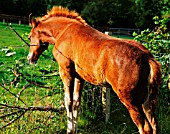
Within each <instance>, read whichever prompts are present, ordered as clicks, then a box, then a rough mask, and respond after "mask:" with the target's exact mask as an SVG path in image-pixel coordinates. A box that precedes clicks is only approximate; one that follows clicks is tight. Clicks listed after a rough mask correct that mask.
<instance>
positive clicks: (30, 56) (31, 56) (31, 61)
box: [27, 53, 37, 64]
mask: <svg viewBox="0 0 170 134" xmlns="http://www.w3.org/2000/svg"><path fill="white" fill-rule="evenodd" d="M27 59H28V63H29V64H36V63H37V60H34V59H33V53H29V54H28V56H27Z"/></svg>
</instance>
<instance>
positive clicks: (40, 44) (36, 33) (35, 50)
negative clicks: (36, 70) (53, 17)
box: [27, 19, 49, 64]
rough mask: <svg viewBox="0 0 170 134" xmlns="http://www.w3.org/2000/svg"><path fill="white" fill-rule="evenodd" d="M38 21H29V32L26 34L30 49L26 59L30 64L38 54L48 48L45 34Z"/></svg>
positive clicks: (34, 61)
mask: <svg viewBox="0 0 170 134" xmlns="http://www.w3.org/2000/svg"><path fill="white" fill-rule="evenodd" d="M39 23H40V22H39V21H37V20H36V19H33V20H31V21H30V24H31V26H32V29H31V32H30V34H29V36H28V39H29V40H30V50H29V54H28V56H27V59H28V61H29V63H30V64H35V63H36V62H37V60H38V58H39V56H40V55H41V54H42V53H43V52H44V51H45V50H46V49H47V48H48V44H49V42H47V41H46V36H47V35H46V34H45V33H44V32H43V31H42V29H41V27H40V24H39Z"/></svg>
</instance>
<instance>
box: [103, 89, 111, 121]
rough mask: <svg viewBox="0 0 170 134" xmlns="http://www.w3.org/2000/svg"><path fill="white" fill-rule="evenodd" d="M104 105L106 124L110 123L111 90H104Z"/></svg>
mask: <svg viewBox="0 0 170 134" xmlns="http://www.w3.org/2000/svg"><path fill="white" fill-rule="evenodd" d="M102 105H103V112H104V113H105V123H108V121H109V118H110V88H106V87H103V88H102Z"/></svg>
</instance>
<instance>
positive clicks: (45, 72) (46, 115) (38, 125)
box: [0, 23, 170, 134]
mask: <svg viewBox="0 0 170 134" xmlns="http://www.w3.org/2000/svg"><path fill="white" fill-rule="evenodd" d="M12 26H13V27H14V28H15V29H16V31H17V32H18V33H20V35H22V36H23V37H24V38H25V39H26V37H27V34H28V33H29V31H30V29H31V28H30V27H29V26H24V25H21V26H19V25H16V24H12ZM52 48H53V46H49V49H48V50H47V51H45V52H44V55H43V56H41V57H40V59H39V61H38V63H37V64H36V65H35V66H33V65H29V64H28V63H27V58H26V57H27V55H28V52H29V48H28V47H27V46H26V45H25V44H24V43H23V42H22V41H21V40H20V38H19V37H18V36H16V34H15V33H14V32H13V31H12V30H11V29H10V28H9V27H8V26H7V25H6V24H2V23H0V128H1V130H0V133H2V134H18V133H20V134H28V133H36V134H40V133H41V134H47V133H48V134H54V133H57V134H64V133H66V112H65V110H64V111H62V112H54V111H52V110H47V111H41V110H33V109H29V108H30V107H38V108H42V109H43V108H48V107H50V108H52V109H53V110H55V109H57V108H58V107H61V106H63V103H64V97H63V88H62V87H63V84H62V82H61V79H60V77H59V74H58V66H57V63H56V62H54V61H53V56H52V53H51V51H52ZM161 89H162V88H161ZM100 92H101V90H100V88H99V87H95V86H93V85H90V84H88V83H86V84H85V88H84V91H83V98H82V106H81V108H80V114H79V121H78V122H79V126H78V134H89V133H90V134H137V133H138V130H137V128H136V126H135V125H134V124H133V122H132V121H131V119H130V117H129V114H128V112H127V110H126V108H125V107H124V106H123V105H122V104H121V103H120V102H119V100H118V98H117V96H116V95H115V94H114V93H113V92H111V118H110V120H109V123H108V124H105V121H104V114H103V113H102V106H101V102H100V98H101V94H100ZM2 104H4V105H2ZM22 108H23V109H22ZM24 108H25V109H27V110H25V109H24ZM20 116H21V117H20ZM157 117H158V121H159V129H160V132H159V133H160V134H168V133H169V132H170V92H169V91H168V89H167V90H166V91H161V90H160V97H159V105H158V108H157ZM5 125H8V126H7V127H5Z"/></svg>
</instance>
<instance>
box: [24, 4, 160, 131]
mask: <svg viewBox="0 0 170 134" xmlns="http://www.w3.org/2000/svg"><path fill="white" fill-rule="evenodd" d="M30 25H31V26H32V29H31V31H30V34H29V36H28V38H29V39H30V50H29V54H28V56H27V59H28V61H29V63H30V64H35V63H36V62H37V61H38V58H39V56H40V55H41V54H42V53H43V52H44V51H45V50H46V49H47V48H48V45H49V44H53V45H54V48H53V51H52V53H53V56H54V59H55V60H56V62H57V63H58V66H59V74H60V77H61V79H62V82H63V84H64V101H65V108H66V111H67V134H75V133H77V124H78V123H77V116H78V108H79V106H80V103H81V94H82V90H83V85H84V81H87V82H89V83H91V84H94V85H101V86H109V87H112V89H113V91H114V92H115V93H116V94H117V96H118V98H119V99H120V101H121V102H122V103H123V104H124V105H125V107H126V108H127V110H128V111H129V114H130V117H131V119H132V121H133V122H134V123H135V125H136V126H137V128H138V130H139V133H140V134H157V133H158V125H157V120H156V117H155V109H156V106H157V99H158V88H159V86H160V84H161V71H160V69H161V65H160V63H159V62H157V61H156V60H155V59H154V57H153V55H152V54H151V53H150V51H149V50H148V49H147V48H146V47H144V46H143V45H141V44H140V43H138V42H136V41H134V40H128V39H120V38H119V39H118V38H114V37H111V36H108V35H105V34H103V33H102V32H100V31H98V30H96V29H94V28H93V27H91V26H90V25H88V24H87V23H86V21H85V20H84V19H83V18H82V17H81V16H80V15H79V14H78V13H77V12H75V11H71V10H69V9H67V8H64V7H61V6H59V7H56V6H54V7H53V8H52V9H51V10H50V11H48V12H47V14H46V15H45V16H43V17H40V18H30Z"/></svg>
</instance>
